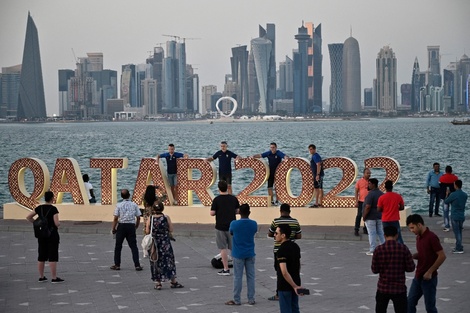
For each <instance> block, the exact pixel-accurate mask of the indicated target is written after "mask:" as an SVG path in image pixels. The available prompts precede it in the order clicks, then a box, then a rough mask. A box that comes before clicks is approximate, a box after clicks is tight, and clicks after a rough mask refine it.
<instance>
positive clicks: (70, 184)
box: [50, 158, 89, 204]
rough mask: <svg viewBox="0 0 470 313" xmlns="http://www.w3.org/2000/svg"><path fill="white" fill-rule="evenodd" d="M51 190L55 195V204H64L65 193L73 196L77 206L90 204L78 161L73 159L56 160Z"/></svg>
mask: <svg viewBox="0 0 470 313" xmlns="http://www.w3.org/2000/svg"><path fill="white" fill-rule="evenodd" d="M50 189H51V191H52V192H53V193H54V198H55V203H62V197H63V196H64V193H65V192H69V193H71V194H72V199H73V203H75V204H85V202H86V204H88V203H89V202H88V196H87V193H86V190H85V184H84V183H83V179H82V174H81V173H80V167H79V166H78V162H77V160H75V159H73V158H59V159H57V160H56V162H55V168H54V174H52V182H51V188H50Z"/></svg>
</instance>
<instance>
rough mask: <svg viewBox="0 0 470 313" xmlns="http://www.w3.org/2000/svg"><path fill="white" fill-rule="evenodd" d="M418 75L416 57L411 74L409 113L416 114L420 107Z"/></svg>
mask: <svg viewBox="0 0 470 313" xmlns="http://www.w3.org/2000/svg"><path fill="white" fill-rule="evenodd" d="M420 73H421V72H420V70H419V63H418V58H417V57H416V58H415V62H414V63H413V73H412V74H411V112H418V111H419V107H420V103H419V101H420V96H419V91H420V88H421V83H420Z"/></svg>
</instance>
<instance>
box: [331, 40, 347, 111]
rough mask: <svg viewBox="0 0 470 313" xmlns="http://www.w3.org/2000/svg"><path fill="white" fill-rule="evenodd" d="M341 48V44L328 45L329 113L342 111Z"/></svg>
mask: <svg viewBox="0 0 470 313" xmlns="http://www.w3.org/2000/svg"><path fill="white" fill-rule="evenodd" d="M343 46H344V45H343V44H342V43H332V44H329V45H328V51H329V53H330V67H331V85H330V113H338V112H342V111H343Z"/></svg>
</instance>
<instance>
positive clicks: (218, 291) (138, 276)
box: [0, 219, 470, 313]
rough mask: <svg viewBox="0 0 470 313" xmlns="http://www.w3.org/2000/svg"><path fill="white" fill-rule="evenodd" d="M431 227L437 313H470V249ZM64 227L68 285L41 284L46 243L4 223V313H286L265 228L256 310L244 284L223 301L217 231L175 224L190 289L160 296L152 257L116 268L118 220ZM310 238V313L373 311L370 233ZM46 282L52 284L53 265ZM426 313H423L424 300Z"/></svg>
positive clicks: (319, 233) (225, 284)
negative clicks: (236, 298)
mask: <svg viewBox="0 0 470 313" xmlns="http://www.w3.org/2000/svg"><path fill="white" fill-rule="evenodd" d="M426 223H427V224H428V226H430V228H431V229H432V230H434V231H435V232H436V233H437V234H438V235H439V236H440V237H441V240H442V241H443V247H444V250H445V252H446V254H447V260H446V262H445V263H444V264H443V266H442V267H441V269H440V271H439V283H438V294H437V298H438V299H437V306H438V309H439V310H440V312H447V313H453V312H470V297H468V295H470V250H468V253H466V254H461V255H455V254H452V253H451V252H450V251H451V249H452V247H453V244H452V240H451V237H453V235H452V233H443V232H442V231H441V230H440V225H439V221H438V220H432V219H426ZM63 224H64V225H65V228H64V229H63V232H61V245H60V261H59V265H58V276H59V277H61V278H63V279H65V282H64V283H62V284H51V283H50V282H47V283H38V281H37V280H38V273H37V262H36V259H37V242H36V239H35V238H34V236H33V233H32V226H31V225H30V224H28V223H27V222H26V221H24V222H23V221H5V220H0V312H80V313H82V312H149V311H156V312H180V311H188V312H255V311H256V312H276V311H279V308H278V303H277V302H274V301H269V300H267V298H268V297H270V296H272V295H273V294H274V290H275V284H276V281H275V272H274V269H273V256H272V239H271V238H266V237H265V234H266V230H267V226H266V225H261V226H260V232H259V234H258V236H257V238H256V253H257V257H256V269H257V271H256V304H255V305H253V306H250V305H248V304H247V299H246V285H245V283H244V285H243V291H242V303H243V304H242V305H241V306H226V305H224V303H225V302H226V301H228V300H230V299H232V279H233V277H232V276H218V275H217V270H216V269H214V268H212V267H211V265H210V260H211V258H212V257H213V256H214V255H215V254H217V253H218V251H217V248H216V246H215V242H214V241H215V240H214V238H213V232H212V229H213V226H212V225H175V226H176V231H175V233H176V237H177V241H176V242H173V248H174V251H175V257H176V260H177V273H178V281H179V282H180V283H181V284H183V285H184V286H185V288H183V289H170V286H169V284H168V283H165V284H164V286H163V290H160V291H157V290H154V289H153V282H152V281H151V280H150V270H149V264H148V260H147V259H142V265H143V266H144V270H143V271H141V272H136V271H135V270H134V266H133V263H132V260H131V253H130V249H129V248H128V246H127V245H126V244H125V246H124V247H123V251H122V260H123V262H122V264H121V270H120V271H112V270H110V269H109V266H110V265H112V263H113V251H114V241H113V239H112V236H111V235H110V234H109V229H110V225H109V223H99V224H97V225H76V224H75V227H73V225H74V224H73V223H71V222H65V223H63ZM178 228H179V230H178ZM319 229H320V230H319ZM66 231H68V232H66ZM303 231H304V238H306V239H302V240H299V241H298V244H299V246H300V247H301V250H302V260H301V261H302V285H303V286H305V287H306V288H309V289H310V290H311V295H310V296H304V297H302V298H301V300H300V306H301V311H302V312H373V311H374V308H375V298H374V296H375V290H376V283H377V275H374V274H372V272H371V271H370V262H371V257H370V256H367V255H365V252H366V251H367V250H368V242H367V236H361V237H354V236H353V235H352V234H351V229H350V228H342V227H329V228H318V227H305V228H304V230H303ZM324 232H325V233H324ZM326 232H328V233H329V235H330V237H328V236H327V234H326ZM404 233H405V242H406V243H408V245H409V247H410V248H411V250H412V251H413V250H414V247H415V245H414V237H413V236H412V235H411V234H410V233H409V232H407V231H406V229H405V230H404ZM140 234H141V232H140V231H139V235H140ZM332 234H335V236H336V237H335V236H333V237H332ZM469 237H470V231H467V230H464V245H465V243H467V246H468V244H469V243H470V240H469ZM141 238H142V237H141V236H139V241H140V239H141ZM317 238H329V239H333V240H319V239H317ZM338 238H341V240H340V239H338ZM345 238H346V239H345ZM347 238H349V240H348V239H347ZM46 277H48V278H49V280H50V272H49V269H48V268H47V267H46ZM412 277H413V273H407V278H408V280H407V285H408V286H409V285H410V283H411V279H412ZM389 312H393V308H392V306H391V304H390V306H389ZM418 312H424V305H423V300H421V301H420V304H419V306H418Z"/></svg>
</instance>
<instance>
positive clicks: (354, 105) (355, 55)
mask: <svg viewBox="0 0 470 313" xmlns="http://www.w3.org/2000/svg"><path fill="white" fill-rule="evenodd" d="M342 66H343V81H342V82H343V112H346V113H353V112H360V111H361V56H360V53H359V43H358V42H357V40H356V39H355V38H353V37H349V38H348V39H346V41H345V42H344V46H343V63H342Z"/></svg>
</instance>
